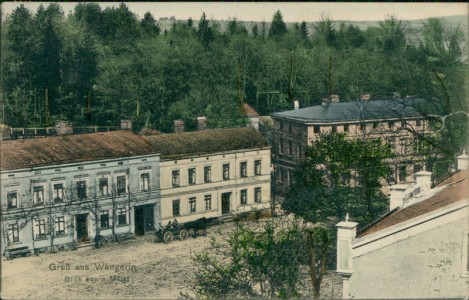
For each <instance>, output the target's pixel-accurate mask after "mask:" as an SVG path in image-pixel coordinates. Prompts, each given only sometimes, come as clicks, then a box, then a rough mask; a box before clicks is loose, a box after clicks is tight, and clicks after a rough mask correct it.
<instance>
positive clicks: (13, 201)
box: [7, 191, 18, 208]
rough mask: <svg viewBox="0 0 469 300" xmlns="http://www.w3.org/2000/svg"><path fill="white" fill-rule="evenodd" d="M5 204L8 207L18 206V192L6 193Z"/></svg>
mask: <svg viewBox="0 0 469 300" xmlns="http://www.w3.org/2000/svg"><path fill="white" fill-rule="evenodd" d="M7 205H8V206H7V207H8V208H17V207H18V193H17V192H16V191H14V192H8V193H7Z"/></svg>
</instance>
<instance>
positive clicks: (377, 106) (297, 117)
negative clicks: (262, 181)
mask: <svg viewBox="0 0 469 300" xmlns="http://www.w3.org/2000/svg"><path fill="white" fill-rule="evenodd" d="M423 101H424V100H423V99H386V100H373V101H370V100H369V97H362V100H360V101H352V102H340V101H339V97H338V96H334V95H333V96H331V98H330V99H329V98H328V99H325V100H323V103H322V105H316V106H311V107H305V108H299V106H298V105H295V108H296V109H294V110H290V111H285V112H278V113H274V114H272V119H273V122H274V124H273V126H274V133H273V145H272V163H273V164H274V166H275V184H276V187H277V191H276V193H278V194H284V193H285V192H286V191H287V190H288V187H289V186H290V184H291V180H292V174H293V170H294V169H295V167H296V166H297V164H298V163H299V161H301V159H302V158H303V157H304V154H305V151H306V148H307V147H308V146H310V145H311V144H312V143H313V142H314V141H316V140H317V139H319V138H320V137H321V135H322V134H327V133H344V134H346V136H347V137H349V138H354V139H358V138H362V139H366V138H377V137H381V138H384V139H386V141H388V142H389V143H390V144H391V147H392V150H393V151H394V153H395V154H397V157H396V159H395V160H393V161H392V162H390V164H392V166H393V170H394V172H393V176H392V177H391V178H389V181H390V182H395V183H398V182H406V181H411V180H413V176H412V174H413V173H415V172H418V171H420V170H421V169H422V168H423V162H422V161H421V157H419V156H418V155H416V154H417V153H418V149H416V147H418V146H419V144H417V143H413V133H415V132H417V133H420V134H426V133H428V132H429V126H428V123H427V122H426V121H425V120H424V118H423V117H422V115H421V114H420V113H419V112H418V111H417V109H416V106H418V105H420V104H421V103H422V102H423Z"/></svg>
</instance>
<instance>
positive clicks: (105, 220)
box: [100, 210, 109, 228]
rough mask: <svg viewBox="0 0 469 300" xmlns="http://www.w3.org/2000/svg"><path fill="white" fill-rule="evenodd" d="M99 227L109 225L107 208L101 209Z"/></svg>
mask: <svg viewBox="0 0 469 300" xmlns="http://www.w3.org/2000/svg"><path fill="white" fill-rule="evenodd" d="M100 220H101V228H108V227H109V210H102V211H101V214H100Z"/></svg>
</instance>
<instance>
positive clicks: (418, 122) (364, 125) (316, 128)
mask: <svg viewBox="0 0 469 300" xmlns="http://www.w3.org/2000/svg"><path fill="white" fill-rule="evenodd" d="M279 123H280V124H279V127H280V130H284V125H283V122H282V121H280V122H279ZM368 124H371V126H372V127H373V129H377V128H378V126H379V124H380V122H371V123H362V124H360V125H359V126H358V128H359V130H360V131H364V130H365V129H366V128H367V125H368ZM381 124H383V123H381ZM395 124H396V122H395V121H388V122H387V128H388V129H389V130H393V129H395ZM400 124H401V127H404V126H405V125H406V124H407V122H406V121H400ZM342 126H343V128H342V129H343V130H342V131H343V132H349V126H350V125H348V124H345V125H342ZM415 126H417V127H420V126H422V120H419V119H417V120H415ZM326 127H328V128H329V127H331V131H332V132H333V133H336V132H337V128H338V125H332V126H331V125H329V126H326ZM313 130H314V133H321V126H320V125H315V126H314V127H313ZM292 131H293V129H292V123H291V122H289V123H288V132H290V133H291V132H292Z"/></svg>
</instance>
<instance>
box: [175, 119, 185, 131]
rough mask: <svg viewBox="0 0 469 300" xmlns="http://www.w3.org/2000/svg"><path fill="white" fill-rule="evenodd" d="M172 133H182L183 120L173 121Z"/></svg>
mask: <svg viewBox="0 0 469 300" xmlns="http://www.w3.org/2000/svg"><path fill="white" fill-rule="evenodd" d="M174 132H176V133H177V132H184V120H181V119H179V120H174Z"/></svg>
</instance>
